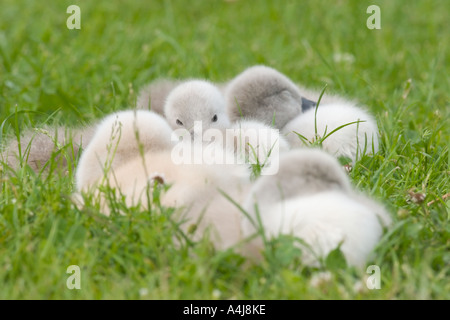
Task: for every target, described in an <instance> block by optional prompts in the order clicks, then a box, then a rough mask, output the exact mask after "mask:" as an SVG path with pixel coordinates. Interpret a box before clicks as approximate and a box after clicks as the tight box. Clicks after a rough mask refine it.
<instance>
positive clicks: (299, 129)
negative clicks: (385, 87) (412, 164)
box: [281, 102, 378, 162]
mask: <svg viewBox="0 0 450 320" xmlns="http://www.w3.org/2000/svg"><path fill="white" fill-rule="evenodd" d="M357 121H360V122H357ZM352 122H355V123H353V124H350V123H352ZM346 124H349V125H347V126H345V127H342V128H340V129H339V130H337V131H335V132H334V133H332V134H331V135H329V136H328V137H327V138H326V139H325V140H324V141H323V142H322V147H323V149H324V150H325V151H327V152H328V153H330V154H332V155H334V156H336V157H341V156H343V157H348V158H350V159H351V160H352V161H353V162H355V161H356V160H357V159H358V158H359V157H361V156H362V155H363V154H369V153H376V152H378V127H377V123H376V121H375V119H374V118H373V117H372V116H371V115H370V114H369V113H368V112H367V111H365V110H364V109H362V108H359V107H357V106H356V105H355V104H353V103H351V102H347V103H342V102H341V103H329V104H324V105H322V104H321V105H319V107H318V109H317V114H316V110H315V109H311V110H308V111H306V112H305V113H303V114H301V115H298V116H297V117H296V118H294V119H293V120H291V121H290V122H288V123H287V124H286V126H285V127H284V128H283V129H282V131H281V132H282V133H283V134H284V135H285V137H286V139H287V140H288V141H289V143H290V145H291V147H292V148H295V147H304V146H305V145H306V146H307V145H308V142H304V141H303V140H302V139H301V138H300V137H299V136H298V135H297V134H296V133H298V134H300V135H302V136H303V137H305V138H306V139H307V140H308V141H309V142H313V141H316V140H317V139H320V138H323V137H325V136H326V135H328V134H330V133H331V132H332V131H333V130H335V129H337V128H338V127H340V126H343V125H346ZM316 126H317V135H318V137H316Z"/></svg>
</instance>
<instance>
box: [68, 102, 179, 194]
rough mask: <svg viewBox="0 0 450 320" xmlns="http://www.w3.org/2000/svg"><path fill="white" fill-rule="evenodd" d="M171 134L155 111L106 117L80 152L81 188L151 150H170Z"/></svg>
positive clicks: (141, 111) (79, 185)
mask: <svg viewBox="0 0 450 320" xmlns="http://www.w3.org/2000/svg"><path fill="white" fill-rule="evenodd" d="M171 133H172V129H171V128H170V127H169V125H168V124H167V121H166V120H165V119H164V118H163V117H161V116H160V115H158V114H156V113H154V112H152V111H145V110H134V111H132V110H129V111H121V112H117V113H113V114H111V115H109V116H107V117H106V118H105V119H103V121H101V122H100V124H99V125H98V126H97V129H96V132H95V134H94V136H93V138H92V139H91V142H90V143H89V145H88V146H87V148H86V149H85V150H84V152H83V153H82V154H81V158H80V161H79V163H78V168H77V172H76V183H77V187H78V189H79V190H81V189H84V188H86V187H87V186H89V185H91V184H92V183H94V182H96V181H97V180H98V179H100V178H101V177H102V176H104V175H105V172H106V171H109V170H115V169H116V168H117V167H119V166H121V165H123V164H124V163H125V162H127V161H128V160H130V159H133V158H134V157H139V156H141V157H142V155H143V154H145V153H146V152H148V151H149V150H153V151H159V150H168V149H170V148H171V147H172V145H173V142H172V141H171Z"/></svg>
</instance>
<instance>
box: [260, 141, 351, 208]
mask: <svg viewBox="0 0 450 320" xmlns="http://www.w3.org/2000/svg"><path fill="white" fill-rule="evenodd" d="M332 190H339V191H342V192H344V193H349V192H351V191H352V189H351V184H350V181H349V178H348V177H347V175H346V173H345V172H344V169H343V168H342V167H341V165H340V164H339V162H338V161H337V160H336V159H335V158H334V157H332V156H330V155H329V154H327V153H326V152H324V151H322V150H319V149H297V150H291V151H288V152H285V153H283V154H281V155H280V162H279V169H278V172H277V173H276V174H275V175H268V176H263V177H260V178H259V179H258V180H257V181H256V183H255V185H254V186H253V188H252V194H253V196H254V198H255V199H253V200H257V201H258V202H259V204H261V203H272V202H277V201H281V200H286V199H289V198H293V197H297V196H302V195H310V194H315V193H319V192H323V191H332Z"/></svg>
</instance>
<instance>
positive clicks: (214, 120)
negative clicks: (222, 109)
mask: <svg viewBox="0 0 450 320" xmlns="http://www.w3.org/2000/svg"><path fill="white" fill-rule="evenodd" d="M216 121H217V114H215V115H214V117H213V118H212V122H216Z"/></svg>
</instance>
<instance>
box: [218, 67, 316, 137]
mask: <svg viewBox="0 0 450 320" xmlns="http://www.w3.org/2000/svg"><path fill="white" fill-rule="evenodd" d="M225 95H226V103H227V112H228V116H229V117H230V119H231V121H236V120H237V119H239V118H246V119H255V120H259V121H261V122H263V123H264V124H266V125H272V124H274V126H275V127H276V128H278V129H281V128H283V127H284V125H285V124H286V123H287V122H288V121H289V120H291V119H292V118H294V117H295V116H296V115H298V114H300V113H301V112H302V109H305V108H309V107H312V106H313V105H315V103H314V102H312V101H309V100H307V99H305V98H302V96H301V94H300V90H299V88H298V87H297V86H296V85H295V83H293V82H292V81H291V80H290V79H289V78H288V77H286V76H285V75H283V74H282V73H280V72H278V71H277V70H275V69H273V68H269V67H266V66H254V67H251V68H248V69H247V70H245V71H244V72H242V73H241V74H240V75H238V76H237V77H236V78H234V79H233V80H232V81H231V82H230V83H229V85H228V86H227V90H226V94H225ZM303 107H305V108H303Z"/></svg>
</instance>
